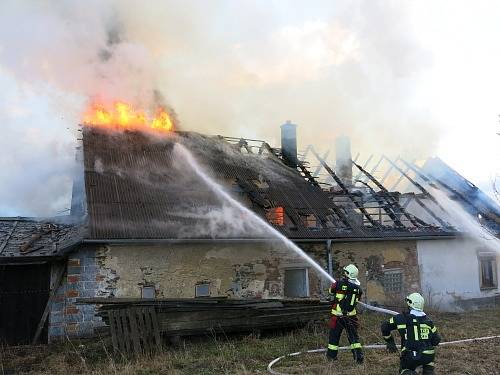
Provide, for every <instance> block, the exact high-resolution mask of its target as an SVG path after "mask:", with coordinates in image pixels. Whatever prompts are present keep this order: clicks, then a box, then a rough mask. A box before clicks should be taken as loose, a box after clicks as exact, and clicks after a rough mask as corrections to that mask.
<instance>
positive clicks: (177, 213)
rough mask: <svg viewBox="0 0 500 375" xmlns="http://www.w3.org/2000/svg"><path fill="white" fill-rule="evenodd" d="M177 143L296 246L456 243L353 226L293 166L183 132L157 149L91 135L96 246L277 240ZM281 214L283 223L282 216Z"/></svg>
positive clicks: (128, 135)
mask: <svg viewBox="0 0 500 375" xmlns="http://www.w3.org/2000/svg"><path fill="white" fill-rule="evenodd" d="M177 143H180V144H182V145H183V146H184V147H185V148H186V149H188V150H189V151H190V152H191V154H192V155H193V156H194V158H195V159H196V160H197V162H198V163H199V164H200V165H201V166H202V170H203V172H206V173H207V174H208V175H210V176H211V177H213V178H214V179H215V180H216V181H218V182H219V183H221V184H222V185H223V186H224V187H225V188H226V190H228V191H229V192H230V194H231V195H232V196H233V197H235V199H237V200H238V201H239V202H241V203H242V204H243V205H244V206H245V207H247V208H249V209H250V210H251V211H253V212H255V213H256V214H257V215H258V216H259V217H260V218H262V219H264V220H266V221H267V220H269V219H270V217H271V221H272V222H274V225H273V226H274V227H275V229H277V230H279V231H280V232H281V233H282V234H283V235H285V236H287V237H288V238H291V239H296V240H298V239H304V240H307V239H335V238H369V237H370V238H372V237H373V238H379V237H383V238H408V237H412V238H413V237H419V236H421V237H424V236H449V235H451V232H450V231H444V230H442V229H441V228H438V227H435V226H432V225H429V226H426V227H425V228H424V229H422V228H399V229H395V228H388V227H383V226H378V227H373V228H367V227H366V226H363V225H362V224H359V220H357V218H355V219H353V217H352V215H354V214H356V215H357V213H356V212H352V215H350V214H349V213H347V212H346V210H345V208H342V207H341V206H339V205H338V204H336V203H335V202H334V201H333V200H332V199H331V198H330V197H329V195H328V193H327V192H325V191H323V190H322V189H321V187H320V186H319V185H318V184H315V183H314V181H308V180H307V178H305V177H304V176H303V175H301V174H300V173H299V171H298V170H297V169H295V168H290V167H288V166H287V165H285V164H284V163H283V161H282V160H281V159H280V158H279V157H278V154H277V153H276V152H275V150H273V149H272V148H271V147H269V145H268V144H267V143H265V142H260V146H259V147H257V148H254V149H253V150H252V148H251V147H250V146H249V145H248V143H247V142H246V141H245V140H241V141H240V142H237V143H236V144H231V143H229V142H227V140H226V139H224V138H223V137H207V136H202V135H200V134H197V133H187V132H186V133H184V132H178V133H175V134H173V135H172V136H171V137H167V138H162V139H158V138H152V137H151V136H149V135H146V134H143V133H139V132H130V131H126V132H121V133H111V132H108V131H105V130H101V129H97V128H90V127H84V129H83V159H84V160H83V164H84V176H85V179H84V180H85V195H86V197H85V198H83V199H84V201H85V202H86V209H87V214H88V233H87V236H86V237H87V238H88V239H91V240H119V239H137V240H140V239H211V238H221V239H230V238H238V239H241V238H252V237H256V236H257V237H269V233H263V232H262V231H261V229H262V228H256V227H255V225H254V223H255V220H252V219H250V218H249V217H248V215H246V214H245V212H244V210H243V211H242V210H238V209H234V206H232V205H231V204H228V202H227V201H225V200H224V199H221V198H220V196H219V195H218V194H216V193H215V191H214V189H213V188H211V187H209V186H208V185H207V184H206V182H204V180H203V179H202V178H200V175H199V174H197V173H196V172H195V170H194V168H193V165H190V164H189V163H187V161H186V157H185V155H184V156H183V154H182V152H181V153H179V148H178V147H177V148H176V146H175V145H176V144H177ZM281 208H282V209H283V210H281ZM280 214H281V215H282V216H281V217H280V218H278V219H277V221H276V217H275V215H280ZM273 216H274V217H273ZM358 216H359V215H358ZM280 221H282V222H280ZM252 223H253V224H252Z"/></svg>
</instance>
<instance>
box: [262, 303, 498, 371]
mask: <svg viewBox="0 0 500 375" xmlns="http://www.w3.org/2000/svg"><path fill="white" fill-rule="evenodd" d="M370 307H374V306H370ZM382 310H385V309H382ZM388 311H390V310H388ZM496 338H500V335H496V336H484V337H476V338H473V339H463V340H455V341H446V342H442V343H440V344H439V346H446V345H453V344H461V343H465V342H476V341H484V340H492V339H496ZM398 347H400V345H398ZM363 348H364V349H385V348H386V346H385V344H371V345H366V346H363ZM350 349H351V347H350V346H341V347H340V348H339V350H350ZM324 352H326V349H325V348H321V349H313V350H306V351H304V352H295V353H290V354H285V355H283V356H281V357H278V358H275V359H273V360H272V361H271V362H269V364H268V365H267V371H268V372H269V373H270V374H273V375H289V374H286V373H283V372H278V371H276V370H273V366H274V365H275V364H276V363H278V362H279V361H281V360H282V359H284V358H288V357H296V356H299V355H301V354H307V353H324Z"/></svg>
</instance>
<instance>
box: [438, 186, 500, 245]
mask: <svg viewBox="0 0 500 375" xmlns="http://www.w3.org/2000/svg"><path fill="white" fill-rule="evenodd" d="M429 189H430V190H431V192H432V195H433V196H434V197H435V198H436V199H437V200H438V201H439V203H440V204H441V206H443V207H444V208H445V209H446V212H447V213H448V220H449V221H450V222H451V224H453V225H454V226H455V227H457V228H458V229H459V230H460V231H461V232H463V233H464V234H465V235H466V236H468V237H470V238H472V239H474V240H476V241H477V242H479V243H480V244H481V245H482V246H484V247H485V248H487V249H489V250H494V251H496V252H497V253H500V239H498V238H497V237H495V235H494V234H493V233H491V232H490V231H489V230H488V229H486V228H485V227H483V226H482V225H481V224H480V223H479V219H478V218H476V217H474V216H472V215H471V214H469V213H468V212H467V211H465V210H464V209H463V208H462V206H460V204H458V203H457V202H455V201H454V200H452V199H450V198H449V197H448V196H447V195H446V194H445V193H444V192H442V191H441V190H438V189H435V188H432V187H429Z"/></svg>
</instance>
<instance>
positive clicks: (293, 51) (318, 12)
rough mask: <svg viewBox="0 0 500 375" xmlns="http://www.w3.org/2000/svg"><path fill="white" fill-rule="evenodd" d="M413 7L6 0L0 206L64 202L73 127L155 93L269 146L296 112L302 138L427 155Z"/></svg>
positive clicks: (35, 209)
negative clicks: (86, 114)
mask: <svg viewBox="0 0 500 375" xmlns="http://www.w3.org/2000/svg"><path fill="white" fill-rule="evenodd" d="M411 7H412V6H411V5H410V4H407V3H401V2H385V1H383V2H382V1H370V2H361V1H354V2H353V1H347V2H336V3H335V4H334V5H332V3H331V2H329V1H318V2H315V3H314V4H311V5H310V6H309V5H308V6H307V7H304V6H303V4H302V3H301V2H293V1H292V2H290V3H289V4H287V5H283V3H281V2H279V1H257V2H243V3H241V2H237V3H236V2H225V1H215V2H199V1H189V0H188V1H182V2H178V1H175V2H174V1H161V2H160V1H157V2H147V3H144V2H141V1H133V0H120V1H118V0H110V1H101V0H88V1H84V2H76V1H66V2H56V1H43V2H32V1H18V0H4V1H2V2H1V4H0V80H1V82H2V83H3V85H2V86H3V87H6V90H4V92H2V93H0V99H3V100H0V103H1V104H0V113H1V114H0V120H1V121H2V123H3V124H4V126H3V128H2V133H3V134H4V136H3V137H2V138H1V140H0V146H1V147H2V151H3V153H4V154H7V155H10V156H9V161H5V160H2V162H1V163H2V164H0V166H1V168H0V170H2V172H0V173H2V174H1V175H0V177H1V181H2V184H1V186H0V201H1V202H2V205H1V206H0V212H1V213H2V214H25V215H40V214H54V213H55V212H57V211H58V210H63V209H65V208H67V207H68V204H69V203H68V197H69V192H70V190H71V181H72V173H73V169H74V163H73V160H74V153H73V151H74V147H75V142H74V139H75V138H77V137H78V136H79V133H78V132H76V124H78V122H79V121H80V120H81V114H82V112H83V111H84V109H85V107H86V105H87V104H88V102H89V101H92V100H101V101H107V100H116V99H119V100H123V101H127V102H130V103H132V104H134V105H136V106H138V107H141V108H144V109H146V110H147V109H151V108H153V107H154V106H156V105H157V104H158V102H162V103H163V104H165V103H166V104H169V105H170V107H171V108H173V109H175V111H176V113H177V115H178V119H179V121H180V123H181V125H182V128H183V129H185V130H195V131H199V132H202V133H208V134H224V135H232V136H245V137H252V138H259V139H266V140H268V141H269V142H270V143H272V144H274V145H278V137H279V127H278V126H279V124H281V123H283V122H284V121H285V120H287V119H292V120H293V121H294V122H296V123H297V124H299V140H300V143H301V145H303V146H305V145H307V144H309V143H314V144H315V145H316V146H318V148H320V149H321V148H330V145H332V144H333V140H334V138H335V137H336V136H338V135H340V134H346V135H350V136H351V138H352V139H353V140H354V142H353V143H354V144H353V147H354V148H355V149H361V148H363V150H364V152H366V153H369V152H377V153H380V152H381V151H383V152H384V153H385V154H391V153H392V154H398V153H406V154H410V155H411V156H421V155H428V154H429V153H430V152H431V151H432V150H433V149H434V147H435V145H436V142H437V141H438V139H439V131H438V129H437V128H436V125H435V124H434V122H433V120H432V116H431V115H430V114H428V111H427V110H426V109H425V106H426V104H428V103H426V102H421V101H419V100H418V99H419V98H418V97H416V95H417V94H416V93H418V87H419V80H420V78H421V75H422V74H423V73H424V72H425V71H426V69H427V67H428V66H429V64H430V63H431V62H432V54H431V53H429V51H427V50H426V49H425V48H424V47H423V46H422V45H421V44H420V42H419V41H418V39H417V38H416V36H415V32H414V31H413V29H412V20H411V17H410V14H411V10H412V9H411ZM40 98H43V100H42V99H40ZM33 101H36V103H33ZM67 128H69V129H67ZM416 130H418V131H416ZM34 133H36V134H37V136H35V137H34V138H30V135H32V134H34ZM12 176H14V177H12ZM41 179H43V180H44V181H45V180H48V181H51V182H50V183H49V184H44V185H45V186H43V187H41V186H40V185H41V184H40V181H41ZM20 188H21V191H25V194H24V195H23V194H19V189H20ZM26 196H29V197H30V198H31V199H26ZM4 202H8V207H6V206H5V204H6V203H4Z"/></svg>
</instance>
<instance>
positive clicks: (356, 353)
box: [351, 349, 365, 364]
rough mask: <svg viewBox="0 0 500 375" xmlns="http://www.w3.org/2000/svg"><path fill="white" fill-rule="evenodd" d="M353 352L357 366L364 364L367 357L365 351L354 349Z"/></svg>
mask: <svg viewBox="0 0 500 375" xmlns="http://www.w3.org/2000/svg"><path fill="white" fill-rule="evenodd" d="M351 351H352V356H353V358H354V360H355V361H356V363H357V364H362V363H363V361H364V359H365V356H364V355H363V350H361V349H353V350H351Z"/></svg>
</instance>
